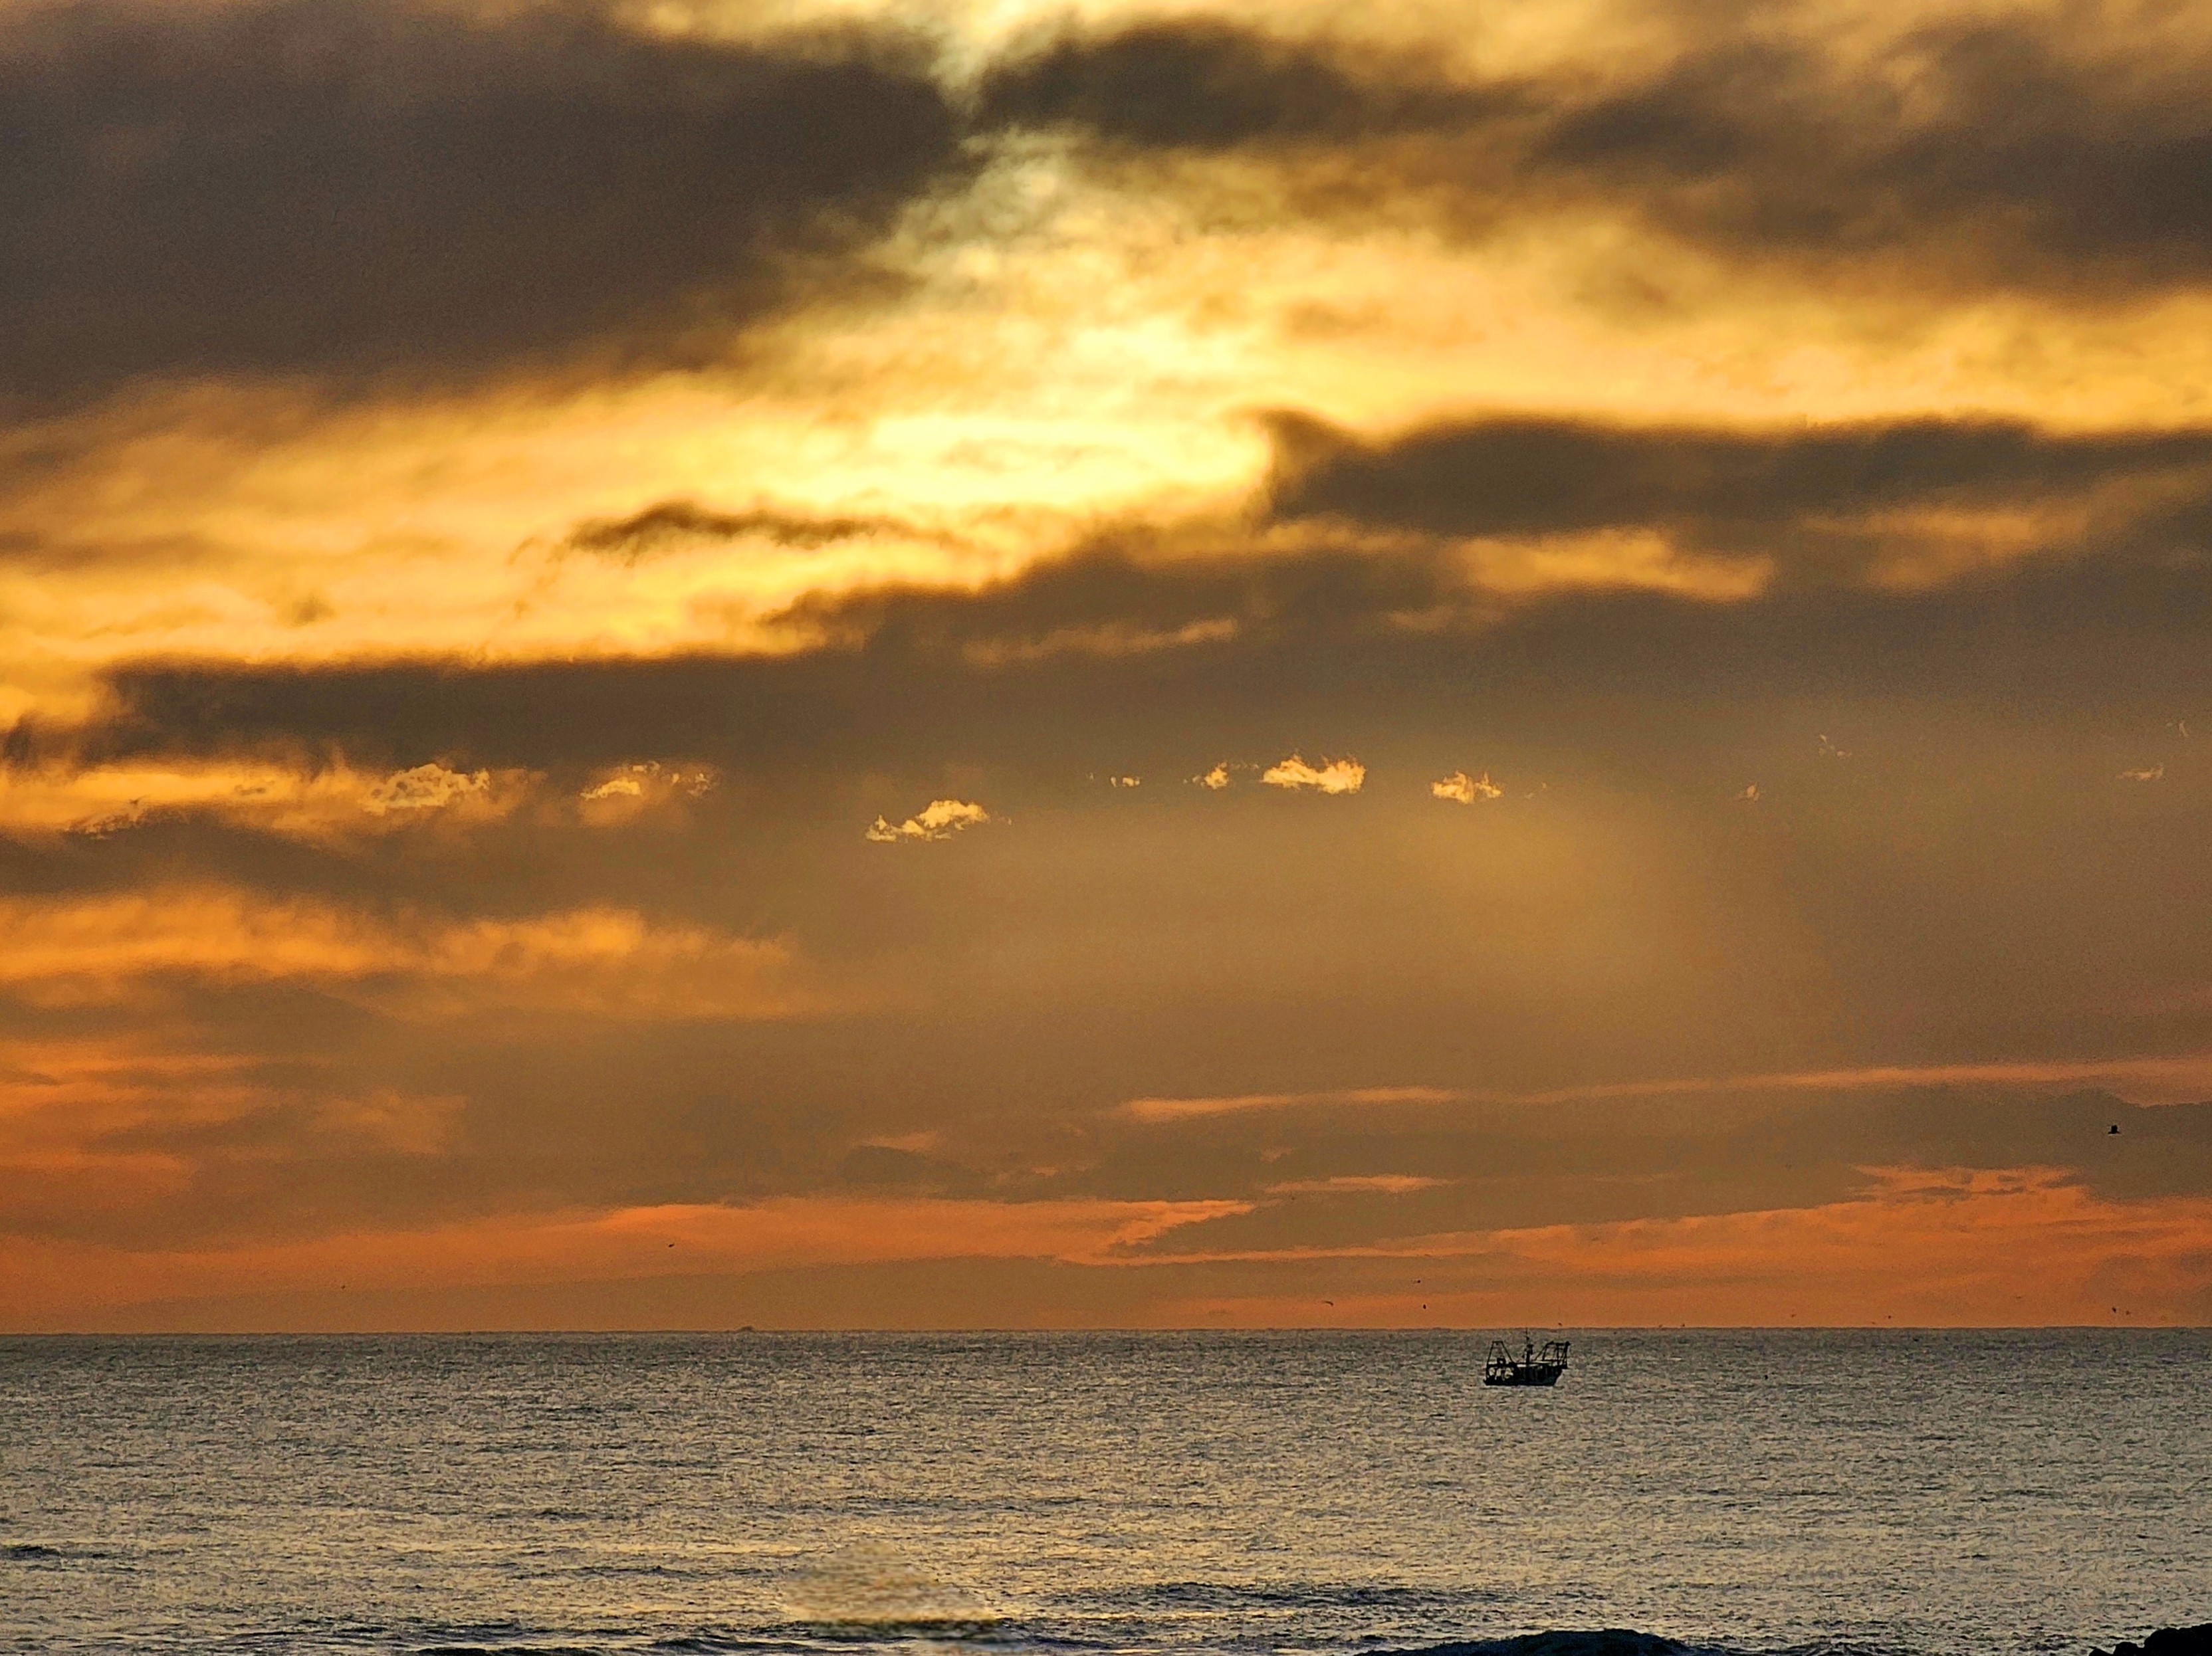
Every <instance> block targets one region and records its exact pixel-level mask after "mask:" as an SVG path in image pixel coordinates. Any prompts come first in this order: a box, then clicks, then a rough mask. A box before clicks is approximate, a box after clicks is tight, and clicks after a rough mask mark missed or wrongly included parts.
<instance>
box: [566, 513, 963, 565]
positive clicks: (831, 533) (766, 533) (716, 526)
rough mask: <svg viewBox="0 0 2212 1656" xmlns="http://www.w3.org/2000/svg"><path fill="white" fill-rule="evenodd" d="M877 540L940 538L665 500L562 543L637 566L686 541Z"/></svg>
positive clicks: (905, 528) (887, 523)
mask: <svg viewBox="0 0 2212 1656" xmlns="http://www.w3.org/2000/svg"><path fill="white" fill-rule="evenodd" d="M878 535H896V536H902V537H922V538H927V539H941V538H942V537H939V536H938V535H936V534H935V533H934V532H933V531H925V530H921V529H920V528H917V527H916V526H915V525H912V524H909V523H906V522H904V521H902V520H901V519H896V518H885V517H853V516H843V515H839V514H836V513H828V514H824V513H805V512H784V511H778V510H775V509H774V508H772V507H757V508H755V509H753V510H751V511H747V512H717V511H714V510H713V509H711V508H709V507H702V506H701V505H699V504H697V503H696V501H692V500H662V501H659V502H658V503H657V504H655V505H653V506H649V507H646V508H644V510H642V511H640V512H635V513H631V514H630V515H629V517H627V518H593V519H588V520H586V522H583V523H580V524H579V525H576V527H575V528H574V529H573V530H571V531H569V533H568V538H567V539H566V540H565V541H564V542H563V543H562V544H563V545H564V546H567V547H569V548H571V549H574V550H576V551H579V552H596V553H599V554H600V555H604V556H607V557H612V558H617V559H619V560H621V561H623V562H625V563H635V562H636V561H638V560H639V559H640V558H641V557H645V556H647V555H650V554H651V553H653V552H655V551H658V550H660V549H663V548H664V547H667V546H670V545H672V544H676V543H680V542H683V541H687V540H708V541H734V540H755V539H757V540H764V541H772V542H774V543H775V544H776V545H778V546H787V547H791V548H793V549H797V550H799V551H814V550H817V549H819V548H822V547H825V546H835V545H836V543H838V542H840V541H853V540H861V539H865V538H866V537H870V536H878Z"/></svg>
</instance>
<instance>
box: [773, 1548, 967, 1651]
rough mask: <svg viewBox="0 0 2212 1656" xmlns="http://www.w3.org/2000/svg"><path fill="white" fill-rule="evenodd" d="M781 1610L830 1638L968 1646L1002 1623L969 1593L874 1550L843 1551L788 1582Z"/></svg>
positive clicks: (891, 1554) (894, 1554) (886, 1550)
mask: <svg viewBox="0 0 2212 1656" xmlns="http://www.w3.org/2000/svg"><path fill="white" fill-rule="evenodd" d="M785 1605H786V1608H787V1609H788V1610H789V1611H790V1612H791V1617H792V1619H793V1621H794V1622H795V1623H799V1625H800V1627H801V1628H803V1629H811V1630H812V1631H816V1632H819V1633H823V1634H827V1635H832V1636H835V1635H841V1634H842V1635H851V1636H855V1637H861V1638H866V1637H869V1636H872V1635H873V1636H883V1635H897V1634H902V1633H903V1634H911V1635H919V1636H924V1637H928V1636H935V1637H939V1638H958V1637H963V1636H964V1637H969V1638H973V1637H976V1636H979V1635H983V1634H986V1633H988V1632H990V1631H991V1630H993V1629H995V1628H996V1627H997V1626H998V1625H999V1623H1000V1617H998V1616H996V1615H994V1613H993V1612H992V1611H991V1610H990V1609H989V1608H988V1607H987V1605H985V1604H984V1603H983V1601H982V1600H981V1599H980V1598H977V1597H976V1596H975V1594H974V1593H972V1592H966V1591H964V1590H963V1589H962V1588H959V1587H957V1586H946V1585H945V1583H944V1582H941V1581H939V1580H934V1579H933V1578H932V1577H930V1576H929V1575H927V1574H924V1573H923V1572H922V1571H921V1570H918V1569H916V1568H915V1567H914V1566H913V1565H912V1564H911V1563H909V1562H907V1561H906V1560H905V1559H904V1558H902V1557H901V1556H899V1554H898V1553H897V1552H896V1551H895V1550H892V1549H891V1548H890V1547H887V1546H884V1545H883V1544H880V1543H875V1544H860V1545H857V1546H851V1547H847V1548H844V1549H843V1550H841V1551H839V1552H836V1553H835V1554H832V1555H831V1556H829V1557H828V1558H826V1559H823V1561H822V1562H819V1563H817V1564H815V1565H812V1566H811V1567H809V1568H807V1569H805V1571H804V1572H803V1573H802V1574H799V1576H797V1577H796V1578H795V1579H794V1580H793V1582H792V1584H791V1586H790V1587H789V1588H788V1589H787V1597H786V1598H785Z"/></svg>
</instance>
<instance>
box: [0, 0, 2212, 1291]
mask: <svg viewBox="0 0 2212 1656" xmlns="http://www.w3.org/2000/svg"><path fill="white" fill-rule="evenodd" d="M0 127H4V130H5V132H4V139H0V1329H9V1330H17V1331H39V1330H72V1329H118V1330H123V1329H179V1330H196V1329H206V1330H232V1329H409V1328H420V1329H441V1328H551V1327H584V1328H627V1327H678V1328H721V1327H738V1326H743V1325H755V1326H759V1327H772V1326H774V1327H782V1326H790V1327H800V1326H804V1327H1015V1326H1019V1327H1075V1326H1130V1327H1200V1328H1203V1327H1249V1326H1322V1327H1326V1326H1429V1325H1449V1326H1464V1327H1469V1328H1486V1327H1512V1328H1518V1327H1520V1326H1522V1325H1530V1326H1544V1327H1548V1326H1552V1325H1571V1326H1590V1325H1655V1324H1667V1325H1675V1324H1689V1325H1791V1324H1799V1325H2044V1324H2084V1323H2098V1324H2117V1325H2156V1324H2170V1323H2193V1324H2203V1323H2206V1322H2212V1103H2208V1102H2205V1101H2206V1100H2208V1099H2212V855H2208V852H2212V838H2208V834H2207V826H2208V822H2212V12H2208V11H2207V10H2206V9H2204V8H2203V7H2195V6H2189V5H2185V4H2179V3H2168V0H2148V3H2141V4H2130V3H2101V0H2061V3H2052V4H2047V5H2045V4H2005V3H1971V0H1958V3H1945V0H1930V3H1917V4H1908V5H1899V4H1897V3H1893V0H1882V3H1879V4H1876V3H1852V0H1759V3H1756V4H1753V3H1729V0H1632V3H1614V0H1510V3H1509V0H1370V3H1367V4H1364V5H1358V6H1352V5H1334V4H1309V3H1302V0H1287V3H1267V4H1259V3H1241V0H1163V3H1158V4H1142V5H1139V4H1135V3H1122V0H1075V3H1068V4H1060V3H1023V0H913V3H897V0H657V3H639V4H630V3H621V0H568V3H556V4H545V5H541V4H536V3H528V0H518V3H513V4H508V3H494V0H451V3H439V0H159V3H156V0H143V3H141V0H75V3H68V0H64V3H59V4H54V3H47V0H0Z"/></svg>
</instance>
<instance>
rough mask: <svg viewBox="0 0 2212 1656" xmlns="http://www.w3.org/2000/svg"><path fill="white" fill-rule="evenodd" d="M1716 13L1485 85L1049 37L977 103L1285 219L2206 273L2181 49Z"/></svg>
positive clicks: (1228, 46)
mask: <svg viewBox="0 0 2212 1656" xmlns="http://www.w3.org/2000/svg"><path fill="white" fill-rule="evenodd" d="M1719 15H1722V14H1715V15H1712V16H1709V17H1708V19H1707V26H1706V36H1707V38H1705V39H1704V40H1702V41H1700V42H1698V43H1695V44H1693V45H1691V46H1690V47H1689V48H1687V49H1686V50H1685V51H1684V52H1682V53H1681V54H1680V55H1679V56H1678V57H1677V58H1674V60H1673V61H1671V62H1669V63H1668V64H1664V65H1663V66H1662V67H1660V68H1659V69H1657V70H1656V71H1648V72H1647V71H1638V72H1634V73H1630V74H1626V75H1620V74H1616V75H1613V76H1608V75H1607V73H1606V72H1605V70H1604V69H1603V67H1602V65H1592V66H1589V67H1588V68H1586V69H1583V70H1582V71H1581V72H1579V73H1575V74H1565V73H1562V74H1559V75H1555V76H1552V77H1551V78H1549V79H1529V78H1525V77H1524V78H1514V79H1510V80H1493V81H1489V82H1483V81H1480V80H1474V81H1468V80H1456V81H1455V80H1452V79H1449V78H1446V76H1445V75H1444V74H1443V73H1442V72H1440V71H1439V70H1438V68H1437V66H1436V65H1435V64H1434V63H1433V62H1420V61H1416V60H1413V59H1411V58H1406V57H1402V56H1391V55H1387V54H1382V53H1377V52H1373V51H1371V50H1368V49H1364V48H1361V47H1358V46H1355V45H1347V44H1346V43H1344V42H1341V41H1335V40H1327V39H1321V40H1316V39H1284V38H1280V37H1278V36H1274V35H1271V34H1268V33H1263V32H1260V31H1256V30H1251V29H1245V28H1240V27H1234V26H1231V25H1227V24H1224V23H1220V22H1218V21H1209V20H1194V21H1188V22H1183V21H1178V22H1153V23H1146V24H1144V25H1141V26H1139V27H1133V28H1127V29H1122V30H1119V31H1115V32H1108V33H1094V34H1073V33H1064V34H1061V35H1060V36H1058V37H1055V38H1054V39H1050V40H1048V41H1045V42H1043V43H1041V44H1039V45H1036V46H1034V47H1033V48H1031V49H1030V51H1029V52H1027V53H1026V54H1025V55H1019V56H1016V57H1014V58H1010V59H1009V60H1008V61H1006V62H1005V63H1003V64H1000V66H999V67H998V68H997V69H996V70H994V72H993V74H992V75H990V76H988V77H987V79H986V81H985V82H984V85H983V88H982V97H981V109H982V112H983V116H984V118H985V119H986V120H987V121H988V122H991V123H995V124H1002V125H1006V126H1011V127H1029V128H1048V129H1057V130H1066V131H1074V132H1078V133H1081V134H1084V135H1085V136H1088V137H1090V138H1091V139H1092V140H1093V141H1094V142H1096V143H1098V144H1100V145H1103V147H1104V150H1105V151H1106V152H1107V153H1109V154H1111V155H1118V156H1121V157H1133V156H1140V155H1164V156H1183V157H1207V156H1229V157H1231V158H1233V159H1236V160H1237V161H1243V162H1257V163H1261V164H1264V165H1267V166H1270V167H1275V168H1277V169H1279V173H1280V174H1281V176H1282V178H1283V179H1284V180H1285V183H1286V185H1287V186H1288V195H1289V197H1290V199H1291V202H1292V203H1295V204H1297V205H1298V206H1301V207H1304V208H1305V209H1310V210H1313V211H1315V212H1317V213H1321V214H1323V215H1330V216H1335V217H1343V218H1347V219H1351V220H1354V221H1358V220H1363V219H1372V218H1377V217H1382V216H1386V215H1402V214H1403V213H1405V212H1406V211H1407V210H1408V209H1409V208H1410V209H1415V210H1419V211H1422V212H1424V213H1425V214H1426V215H1428V216H1429V217H1430V218H1431V221H1434V222H1437V223H1440V224H1442V225H1443V226H1445V227H1448V228H1450V229H1453V230H1455V231H1456V232H1459V233H1462V234H1486V233H1487V232H1489V231H1490V230H1492V229H1494V228H1495V227H1498V225H1499V224H1501V223H1503V222H1507V221H1516V220H1522V219H1527V218H1529V217H1532V216H1542V215H1551V214H1556V213H1559V212H1566V211H1588V210H1596V211H1600V212H1602V213H1606V214H1608V215H1616V216H1623V217H1626V218H1629V219H1632V220H1634V221H1639V222H1641V223H1643V224H1644V225H1646V226H1648V227H1651V228H1654V229H1656V230H1658V231H1661V232H1662V233H1664V234H1668V235H1671V236H1674V237H1676V238H1679V239H1680V240H1685V241H1687V242H1689V243H1692V244H1693V245H1695V246H1699V247H1702V248H1705V249H1706V250H1708V251H1710V252H1717V253H1720V254H1722V255H1723V256H1725V257H1727V258H1730V259H1731V260H1735V261H1739V262H1748V263H1752V264H1761V263H1767V262H1771V261H1783V262H1786V263H1788V264H1791V265H1793V266H1795V267H1796V268H1798V269H1800V270H1831V271H1832V270H1836V269H1838V268H1860V267H1866V266H1869V265H1880V264H1893V265H1894V266H1896V267H1897V269H1898V270H1899V272H1900V273H1904V274H1905V275H1906V276H1907V277H1908V284H1909V285H1917V286H1918V287H1919V288H1922V289H1923V290H1925V289H1927V288H1931V287H1933V288H1978V289H1984V290H1989V289H2026V290H2036V291H2041V292H2045V293H2059V294H2072V295H2075V296H2077V297H2085V298H2087V297H2093V296H2100V295H2101V296H2110V295H2112V294H2126V293H2142V292H2148V291H2154V290H2159V289H2162V288H2174V287H2191V286H2197V285H2200V284H2202V283H2203V282H2204V281H2205V279H2206V278H2207V276H2212V115H2208V113H2207V112H2208V110H2212V57H2208V56H2207V55H2206V53H2205V52H2203V50H2202V49H2197V50H2194V51H2192V50H2190V49H2187V48H2180V49H2177V48H2176V47H2175V46H2174V45H2172V44H2171V43H2170V42H2166V41H2162V40H2160V39H2154V38H2153V37H2151V36H2148V35H2140V34H2138V35H2131V33H2130V29H2129V27H2127V24H2126V21H2124V20H2123V19H2121V18H2119V17H2118V16H2116V15H2108V14H2104V13H2093V14H2091V15H2095V16H2097V17H2098V18H2099V20H2100V22H2101V23H2102V24H2103V25H2104V27H2099V28H2093V29H2088V28H2084V27H2081V16H2082V15H2081V14H2078V13H2077V14H2069V20H2070V21H2069V22H2068V23H2067V24H2065V25H2063V26H2062V25H2060V24H2058V23H2056V22H2051V21H2044V20H2039V19H2033V18H2027V17H2013V18H2002V17H2000V18H1994V19H1990V20H1988V21H1978V22H1974V23H1971V24H1947V25H1942V26H1938V27H1928V28H1923V29H1921V30H1918V31H1916V32H1914V33H1910V34H1907V35H1905V36H1904V37H1902V38H1901V39H1898V40H1896V41H1895V42H1893V44H1891V45H1889V46H1888V47H1887V48H1886V49H1884V50H1882V51H1881V52H1877V53H1875V54H1874V55H1873V56H1872V57H1870V58H1869V57H1866V56H1863V55H1858V56H1855V55H1853V54H1852V53H1850V52H1846V51H1845V50H1844V48H1843V47H1841V46H1840V45H1837V44H1836V43H1834V42H1832V41H1827V40H1822V39H1791V38H1790V37H1789V36H1788V35H1787V34H1786V33H1783V32H1781V31H1780V30H1778V29H1777V28H1774V27H1771V19H1770V20H1767V26H1765V27H1761V28H1760V29H1759V32H1758V33H1757V34H1756V35H1755V36H1754V35H1753V33H1752V32H1751V31H1750V30H1749V29H1748V28H1747V27H1745V26H1744V24H1743V23H1742V22H1741V21H1739V20H1737V19H1736V16H1735V14H1734V13H1733V12H1729V13H1727V14H1725V15H1726V16H1727V17H1728V18H1729V21H1726V22H1724V23H1723V22H1718V21H1715V19H1716V18H1717V16H1719ZM2062 27H2063V29H2064V33H2063V34H2062V33H2061V28H2062Z"/></svg>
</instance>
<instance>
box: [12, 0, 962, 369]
mask: <svg viewBox="0 0 2212 1656" xmlns="http://www.w3.org/2000/svg"><path fill="white" fill-rule="evenodd" d="M0 101H4V103H5V105H6V106H7V108H8V110H9V118H8V125H9V141H8V143H7V144H6V146H5V155H4V158H0V187H4V191H5V195H6V198H7V200H8V202H9V210H8V212H7V215H6V224H5V226H4V227H0V247H4V249H5V256H4V257H0V312H4V317H5V319H4V321H0V383H4V384H5V385H6V386H7V387H8V388H9V389H10V390H13V391H17V392H24V391H30V392H37V393H47V394H70V393H76V392H80V391H92V390H98V389H100V388H102V387H106V386H110V385H116V384H118V383H120V382H123V381H125V380H129V379H134V378H137V377H140V376H145V375H188V374H204V373H218V374H219V373H255V374H274V375H285V374H297V373H322V372H333V371H334V372H338V373H363V372H372V371H379V370H386V369H398V370H406V371H410V372H424V373H431V374H434V375H442V374H449V373H453V372H456V371H473V370H477V369H481V368H485V367H496V366H498V365H501V364H502V363H506V362H510V361H515V360H516V359H519V358H527V357H532V356H541V357H542V356H546V355H553V356H561V355H568V354H569V353H572V352H574V351H575V350H577V349H581V348H594V349H598V348H604V349H608V350H610V351H611V352H613V353H615V354H616V355H617V356H620V355H627V354H630V353H639V352H641V353H644V354H646V355H648V356H650V355H666V354H668V353H669V352H671V351H676V352H681V351H684V350H685V349H693V350H696V349H705V350H707V351H708V352H709V353H713V352H715V351H718V350H719V349H720V343H719V334H720V332H721V331H726V329H728V328H729V327H730V326H732V325H736V324H741V323H743V322H744V321H745V320H747V319H748V318H752V317H755V316H757V315H758V314H760V313H762V312H765V311H767V310H769V309H771V308H773V307H775V306H778V305H780V304H781V303H783V302H785V301H787V300H789V299H790V298H792V297H793V296H794V295H795V294H799V293H800V292H803V291H804V292H813V293H818V292H819V291H820V290H821V288H823V285H824V284H825V283H827V282H836V281H837V280H838V279H839V277H840V274H841V272H849V268H850V267H849V265H848V264H846V263H845V261H846V260H847V259H848V257H849V255H850V254H851V253H852V252H854V250H855V249H856V248H858V247H860V246H863V245H864V244H865V243H866V240H868V239H869V238H870V237H871V236H872V234H874V233H875V232H877V231H878V230H879V229H880V228H881V227H883V226H884V223H885V221H886V216H887V215H889V214H890V213H891V212H893V211H895V210H896V209H897V208H898V206H899V205H900V204H901V203H903V202H904V201H906V200H908V198H910V197H912V196H913V195H914V194H915V192H916V191H918V190H920V189H921V188H923V187H924V186H925V185H927V182H928V181H929V180H930V179H931V178H932V177H933V174H935V173H937V172H938V171H939V169H940V168H942V167H945V166H947V165H948V164H949V163H950V162H951V161H952V159H953V156H954V145H955V142H956V132H955V128H954V122H953V118H952V117H951V112H950V111H949V109H948V107H947V105H946V101H945V95H944V94H943V92H942V91H941V89H940V88H939V86H938V85H937V83H936V82H934V81H933V80H932V79H931V78H930V76H928V75H927V74H926V73H925V72H924V71H923V70H922V68H921V66H920V64H919V62H918V60H917V59H916V57H915V53H914V52H913V50H912V49H911V48H910V47H908V45H906V44H905V43H904V42H902V41H901V40H899V39H896V38H895V37H884V38H881V39H875V40H873V41H872V40H870V39H868V38H867V37H866V34H865V33H862V32H861V31H859V30H857V29H856V30H849V31H846V32H844V33H823V34H817V35H812V36H805V37H794V38H783V39H776V38H769V39H751V40H742V41H739V40H720V39H712V38H708V37H705V36H697V35H694V36H684V37H678V36H674V35H670V34H666V33H656V32H652V31H649V30H646V29H641V28H637V27H631V26H629V24H627V23H625V22H623V21H617V18H616V17H615V15H613V14H612V13H611V12H610V13H601V12H599V11H595V10H593V9H590V8H588V7H581V6H573V7H555V8H543V9H530V8H526V9H517V10H507V9H501V10H494V11H486V12H482V13H477V14H471V13H469V12H465V11H463V10H459V9H447V8H442V7H436V6H432V5H428V4H422V5H416V4H411V3H380V0H255V3H250V4H242V5H222V6H212V7H185V8H179V7H173V6H161V5H155V4H151V3H137V0H126V3H124V4H119V5H102V4H92V3H60V4H55V5H47V6H33V7H29V8H15V9H11V10H10V12H9V15H8V18H7V21H6V25H5V29H4V33H0ZM687 342H689V343H687Z"/></svg>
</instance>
